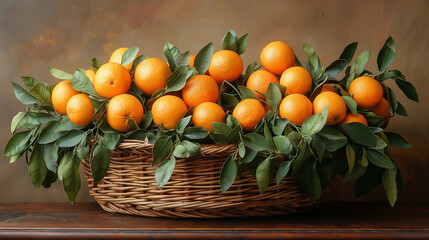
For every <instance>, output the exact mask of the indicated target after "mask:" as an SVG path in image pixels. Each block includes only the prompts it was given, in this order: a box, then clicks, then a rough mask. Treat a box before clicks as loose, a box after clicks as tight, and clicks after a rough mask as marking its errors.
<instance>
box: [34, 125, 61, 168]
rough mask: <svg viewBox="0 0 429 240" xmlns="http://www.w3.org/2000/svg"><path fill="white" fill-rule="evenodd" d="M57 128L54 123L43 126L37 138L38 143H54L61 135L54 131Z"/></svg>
mask: <svg viewBox="0 0 429 240" xmlns="http://www.w3.org/2000/svg"><path fill="white" fill-rule="evenodd" d="M57 128H58V122H56V121H53V122H49V123H47V124H45V126H43V129H42V132H41V133H40V136H39V143H40V144H47V143H51V142H54V141H56V140H57V139H58V138H59V137H61V135H63V133H62V132H57V131H55V130H56V129H57ZM49 170H51V169H49ZM51 171H52V170H51Z"/></svg>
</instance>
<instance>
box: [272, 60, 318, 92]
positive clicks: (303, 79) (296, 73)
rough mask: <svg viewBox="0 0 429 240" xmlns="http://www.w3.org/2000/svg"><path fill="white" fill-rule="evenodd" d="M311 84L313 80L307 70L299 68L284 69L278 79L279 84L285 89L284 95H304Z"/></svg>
mask: <svg viewBox="0 0 429 240" xmlns="http://www.w3.org/2000/svg"><path fill="white" fill-rule="evenodd" d="M312 83H313V80H311V75H310V73H309V72H308V71H307V69H305V68H303V67H299V66H296V67H290V68H288V69H286V70H285V71H284V72H283V74H282V76H281V77H280V84H281V85H283V86H285V87H286V95H289V94H293V93H299V94H306V93H307V92H308V91H309V90H310V88H311V84H312Z"/></svg>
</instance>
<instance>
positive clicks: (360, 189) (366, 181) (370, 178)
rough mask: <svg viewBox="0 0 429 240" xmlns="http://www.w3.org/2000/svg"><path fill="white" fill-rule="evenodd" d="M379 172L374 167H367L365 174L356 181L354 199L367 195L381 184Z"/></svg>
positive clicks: (378, 169)
mask: <svg viewBox="0 0 429 240" xmlns="http://www.w3.org/2000/svg"><path fill="white" fill-rule="evenodd" d="M380 170H381V169H380V168H377V167H375V166H374V165H368V167H367V169H366V172H365V174H364V175H363V176H362V177H360V178H359V179H358V180H357V181H356V184H355V195H356V197H360V196H363V195H365V194H367V193H369V192H370V191H371V190H372V189H373V188H374V187H376V186H377V185H378V184H380V183H381V173H380Z"/></svg>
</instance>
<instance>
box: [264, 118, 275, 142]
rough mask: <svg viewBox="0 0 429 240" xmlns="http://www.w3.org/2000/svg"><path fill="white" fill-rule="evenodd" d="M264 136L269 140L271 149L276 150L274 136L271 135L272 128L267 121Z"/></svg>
mask: <svg viewBox="0 0 429 240" xmlns="http://www.w3.org/2000/svg"><path fill="white" fill-rule="evenodd" d="M264 136H265V139H267V141H268V143H269V144H270V145H271V147H273V148H274V141H273V135H272V134H271V131H270V128H269V127H268V124H267V121H265V120H264Z"/></svg>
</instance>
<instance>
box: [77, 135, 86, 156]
mask: <svg viewBox="0 0 429 240" xmlns="http://www.w3.org/2000/svg"><path fill="white" fill-rule="evenodd" d="M88 153H89V145H88V143H87V138H86V137H84V138H82V141H80V143H79V145H77V147H76V156H77V157H78V158H79V159H80V160H82V161H84V160H85V157H86V156H87V155H88Z"/></svg>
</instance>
